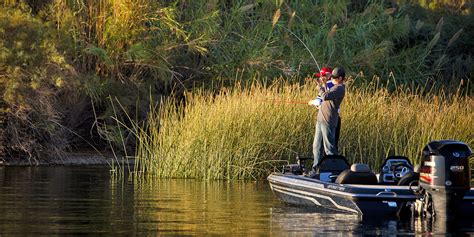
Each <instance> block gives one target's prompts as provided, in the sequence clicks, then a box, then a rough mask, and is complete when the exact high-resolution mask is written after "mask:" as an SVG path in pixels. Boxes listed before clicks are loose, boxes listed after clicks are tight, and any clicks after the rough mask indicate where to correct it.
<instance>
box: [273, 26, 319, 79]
mask: <svg viewBox="0 0 474 237" xmlns="http://www.w3.org/2000/svg"><path fill="white" fill-rule="evenodd" d="M276 26H279V27H281V28H283V29H285V30H286V31H288V32H290V34H292V35H293V36H294V37H295V38H297V39H298V41H300V43H301V44H303V46H304V47H305V48H306V50H307V51H308V53H309V54H310V55H311V58H312V59H313V61H314V63H316V67H317V68H318V71H321V67H319V63H318V61H317V60H316V58H315V57H314V55H313V53H311V50H309V48H308V46H306V44H305V43H304V42H303V40H301V38H300V37H298V36H297V35H296V34H295V33H293V32H292V31H291V30H290V29H288V28H286V27H284V26H282V25H278V24H277V25H276Z"/></svg>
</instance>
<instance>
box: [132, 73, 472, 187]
mask: <svg viewBox="0 0 474 237" xmlns="http://www.w3.org/2000/svg"><path fill="white" fill-rule="evenodd" d="M347 89H348V90H347V94H346V98H345V100H344V102H343V105H342V110H341V117H342V129H341V139H340V145H339V146H340V152H341V153H342V154H343V155H345V156H346V157H347V158H348V159H349V160H350V162H363V163H366V164H368V165H369V166H371V167H372V168H374V169H377V168H378V167H379V165H380V164H381V162H382V161H383V159H384V158H385V157H386V156H387V155H393V154H397V155H405V156H407V157H409V158H410V159H411V160H412V162H414V163H418V161H419V159H420V153H421V150H422V148H423V146H424V145H425V144H426V143H427V142H429V141H430V140H436V139H455V140H461V141H464V142H466V143H467V144H468V145H470V146H471V147H472V145H474V136H473V135H472V127H473V125H474V120H473V118H474V116H473V115H474V99H473V98H472V97H470V96H459V95H449V94H443V93H438V94H439V95H431V94H429V93H428V94H429V95H426V96H421V95H417V93H414V92H409V91H407V90H402V89H400V90H398V91H397V92H391V93H389V92H388V91H387V90H386V89H384V88H378V87H377V84H375V83H374V84H371V85H370V86H368V87H366V89H363V90H362V89H356V88H353V87H351V85H348V86H347ZM316 91H317V90H316V85H315V84H314V83H312V82H308V83H305V84H303V85H300V84H289V83H287V82H283V81H277V82H274V83H272V84H271V85H264V84H263V83H254V84H253V85H251V86H248V87H241V86H235V87H232V88H227V89H222V90H220V91H219V92H218V93H209V92H204V91H195V92H192V93H189V94H187V96H186V98H185V103H184V104H182V103H177V102H176V101H173V100H170V101H165V102H164V103H163V104H162V106H161V108H160V109H159V110H158V109H151V111H150V113H149V118H148V122H147V124H146V126H145V127H142V128H137V129H136V132H135V133H136V135H137V137H138V147H137V154H136V155H137V156H136V162H137V164H136V168H135V169H136V170H135V172H136V174H139V175H138V176H139V177H169V178H197V179H208V180H209V179H259V178H263V177H265V176H266V175H268V174H269V173H270V172H271V171H273V170H275V169H280V168H281V165H282V164H285V163H287V162H289V161H292V160H294V158H295V157H296V155H309V154H311V144H312V141H313V136H314V126H315V117H316V114H317V110H316V109H314V108H313V107H311V106H308V105H305V104H304V102H305V101H307V100H309V99H312V97H314V96H315V94H316Z"/></svg>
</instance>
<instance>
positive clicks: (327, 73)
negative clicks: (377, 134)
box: [310, 67, 341, 154]
mask: <svg viewBox="0 0 474 237" xmlns="http://www.w3.org/2000/svg"><path fill="white" fill-rule="evenodd" d="M331 72H332V69H331V68H329V67H323V68H321V71H319V73H316V74H314V76H315V77H317V80H319V83H320V84H323V85H324V83H326V90H329V89H331V88H332V87H333V86H334V84H333V83H332V81H331ZM328 80H329V81H328ZM319 83H318V84H319ZM310 102H311V101H310ZM322 103H323V99H322V98H321V96H319V95H318V97H317V98H316V99H315V100H314V102H311V105H313V106H316V107H317V108H319V106H320V105H321V104H322ZM339 112H340V109H338V110H337V113H338V115H339V116H338V117H337V126H336V149H338V148H339V147H338V144H339V134H340V133H341V116H340V113H339ZM338 150H339V149H338ZM321 152H322V154H325V152H324V147H323V146H321Z"/></svg>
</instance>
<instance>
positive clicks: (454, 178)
mask: <svg viewBox="0 0 474 237" xmlns="http://www.w3.org/2000/svg"><path fill="white" fill-rule="evenodd" d="M471 155H472V151H471V149H470V148H469V147H468V146H467V145H466V144H465V143H463V142H459V141H452V140H441V141H432V142H430V143H428V144H427V145H426V146H425V148H424V149H423V153H422V161H421V162H422V163H421V168H420V180H419V187H418V194H419V195H420V198H419V199H418V200H417V201H416V202H415V203H414V208H413V209H412V211H413V214H414V215H415V216H424V217H428V218H430V217H436V218H440V219H444V218H446V220H451V219H454V218H455V217H456V215H457V214H458V212H459V209H460V205H459V204H460V203H461V202H462V199H463V197H464V195H465V193H466V192H467V191H468V190H469V189H470V188H471V170H470V167H469V157H470V156H471Z"/></svg>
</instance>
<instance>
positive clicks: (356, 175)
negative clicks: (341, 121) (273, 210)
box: [268, 140, 474, 219]
mask: <svg viewBox="0 0 474 237" xmlns="http://www.w3.org/2000/svg"><path fill="white" fill-rule="evenodd" d="M471 155H472V151H471V149H470V148H469V147H468V146H467V145H466V144H465V143H463V142H459V141H453V140H441V141H432V142H430V143H428V144H427V145H426V146H425V148H424V149H423V152H422V159H421V164H420V165H417V166H415V167H414V166H413V165H412V164H411V163H410V160H409V159H408V158H406V157H403V156H390V157H387V158H386V159H385V161H384V163H383V164H382V166H381V170H380V172H379V174H375V173H374V172H373V171H372V170H370V168H369V167H368V166H367V165H365V164H352V165H349V163H348V162H347V160H346V158H345V157H344V156H339V155H330V156H325V157H324V158H323V159H322V160H321V161H320V162H319V163H318V165H317V166H316V168H315V172H313V173H314V174H313V175H312V176H311V177H310V176H308V175H307V174H306V173H307V170H306V169H305V167H304V165H303V163H304V162H303V161H304V160H305V159H308V158H301V159H298V162H297V164H290V165H285V166H284V167H283V171H282V172H275V173H272V174H271V175H270V176H269V177H268V181H269V183H270V186H271V189H272V191H273V193H274V194H275V195H276V196H277V197H278V198H279V199H280V200H281V201H283V202H285V203H289V204H293V205H298V206H310V207H324V208H327V209H332V210H336V211H342V212H347V213H353V214H359V215H364V216H373V215H388V216H398V217H403V216H407V215H408V216H422V217H435V216H436V217H439V218H446V219H452V218H456V217H460V216H469V215H473V213H474V190H473V189H472V188H471V170H470V167H469V157H470V156H471Z"/></svg>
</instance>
